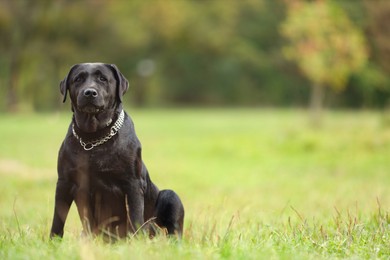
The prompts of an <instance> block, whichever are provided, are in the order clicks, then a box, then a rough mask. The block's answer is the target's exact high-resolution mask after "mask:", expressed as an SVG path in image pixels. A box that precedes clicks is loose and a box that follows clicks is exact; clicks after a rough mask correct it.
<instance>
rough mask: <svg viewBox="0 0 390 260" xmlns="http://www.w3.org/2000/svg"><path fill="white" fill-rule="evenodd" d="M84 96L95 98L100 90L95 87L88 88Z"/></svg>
mask: <svg viewBox="0 0 390 260" xmlns="http://www.w3.org/2000/svg"><path fill="white" fill-rule="evenodd" d="M84 96H85V97H90V98H95V97H97V96H98V92H97V91H96V90H95V89H93V88H87V89H86V90H84Z"/></svg>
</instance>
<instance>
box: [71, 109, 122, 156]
mask: <svg viewBox="0 0 390 260" xmlns="http://www.w3.org/2000/svg"><path fill="white" fill-rule="evenodd" d="M124 118H125V112H124V111H123V109H122V111H121V112H120V114H119V116H118V119H117V120H116V122H115V123H114V125H113V126H112V127H111V129H110V132H109V133H108V134H107V135H105V136H103V137H102V138H100V139H98V140H94V141H90V142H84V141H83V139H81V137H80V136H79V135H78V134H77V133H76V130H75V129H74V123H73V124H72V133H73V136H74V137H75V138H76V139H77V140H79V142H80V145H81V146H82V147H83V148H84V150H85V151H89V150H92V149H93V148H95V147H96V146H99V145H102V144H104V143H106V142H107V141H108V140H110V139H111V138H112V137H113V136H115V135H116V134H117V133H118V131H119V129H121V127H122V126H123V122H124Z"/></svg>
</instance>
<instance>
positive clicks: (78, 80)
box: [74, 76, 83, 82]
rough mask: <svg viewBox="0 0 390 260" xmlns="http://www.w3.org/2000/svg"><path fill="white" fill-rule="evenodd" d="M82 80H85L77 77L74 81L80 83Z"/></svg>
mask: <svg viewBox="0 0 390 260" xmlns="http://www.w3.org/2000/svg"><path fill="white" fill-rule="evenodd" d="M82 79H83V78H82V77H80V76H78V77H76V78H75V79H74V81H75V82H80V81H81V80H82Z"/></svg>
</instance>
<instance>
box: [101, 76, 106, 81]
mask: <svg viewBox="0 0 390 260" xmlns="http://www.w3.org/2000/svg"><path fill="white" fill-rule="evenodd" d="M99 80H100V81H102V82H106V81H107V79H106V78H105V77H103V76H99Z"/></svg>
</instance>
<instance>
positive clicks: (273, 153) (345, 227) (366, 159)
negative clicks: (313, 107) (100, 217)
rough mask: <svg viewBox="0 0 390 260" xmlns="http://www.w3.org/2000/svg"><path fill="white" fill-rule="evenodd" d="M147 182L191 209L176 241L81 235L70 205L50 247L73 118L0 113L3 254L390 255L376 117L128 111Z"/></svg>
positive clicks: (383, 135) (385, 143)
mask: <svg viewBox="0 0 390 260" xmlns="http://www.w3.org/2000/svg"><path fill="white" fill-rule="evenodd" d="M128 112H130V114H131V115H132V116H133V119H134V121H135V123H136V128H137V134H138V136H139V138H140V139H141V142H142V144H143V158H144V160H145V163H146V165H147V166H148V169H149V170H150V173H151V176H152V179H153V181H154V182H155V183H156V184H157V185H158V186H159V187H160V188H172V189H174V190H176V191H177V192H178V193H179V194H180V196H181V197H182V199H183V202H184V204H185V207H186V221H185V235H184V239H183V240H182V241H181V242H177V241H175V240H170V239H167V238H165V237H163V236H159V237H157V238H155V239H152V240H150V239H148V238H145V237H143V236H142V235H141V236H139V237H136V238H130V237H129V239H128V240H127V241H122V242H119V243H115V244H104V243H103V242H102V241H100V240H99V239H96V240H92V241H88V240H87V241H86V240H83V239H82V238H80V233H81V224H80V221H79V219H78V216H77V211H76V208H75V206H74V205H73V206H72V208H71V211H70V215H69V220H68V222H67V224H66V226H65V238H64V240H63V241H49V240H48V234H49V229H50V224H51V217H52V213H53V200H54V189H55V182H56V153H57V151H58V148H59V146H60V144H61V140H62V139H63V137H64V135H65V131H66V129H67V126H68V124H69V121H70V118H71V115H70V114H40V115H36V114H34V115H29V116H27V115H1V117H0V119H1V122H2V127H1V128H0V135H1V136H2V140H3V141H2V142H1V143H0V176H1V179H2V182H0V203H1V205H2V207H1V209H0V258H2V259H25V258H28V259H42V258H56V259H93V258H94V259H106V258H110V259H111V258H112V259H128V258H129V257H131V258H134V259H145V258H147V259H175V258H180V259H194V258H196V259H220V258H230V259H262V258H265V259H269V258H285V259H313V258H316V259H317V258H328V259H334V258H383V259H387V258H388V257H389V255H390V251H389V246H388V245H389V243H390V237H389V234H390V230H389V227H390V226H389V224H390V220H389V215H388V212H389V205H390V204H389V203H390V201H389V199H390V196H389V189H388V187H389V185H390V180H389V178H388V169H387V168H388V167H387V165H388V163H387V162H388V156H387V154H388V151H389V149H390V129H389V125H388V124H387V123H386V121H383V115H382V114H381V113H379V112H359V113H357V112H340V111H339V112H331V113H329V114H328V117H327V118H326V119H327V120H326V123H325V124H324V127H323V128H321V129H317V130H312V129H311V128H309V127H308V126H307V125H306V124H305V122H306V120H305V118H306V115H305V112H303V111H300V110H260V109H258V110H243V109H228V110H187V109H183V110H161V109H158V110H157V109H156V110H132V111H131V110H128ZM26 129H28V131H26Z"/></svg>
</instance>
